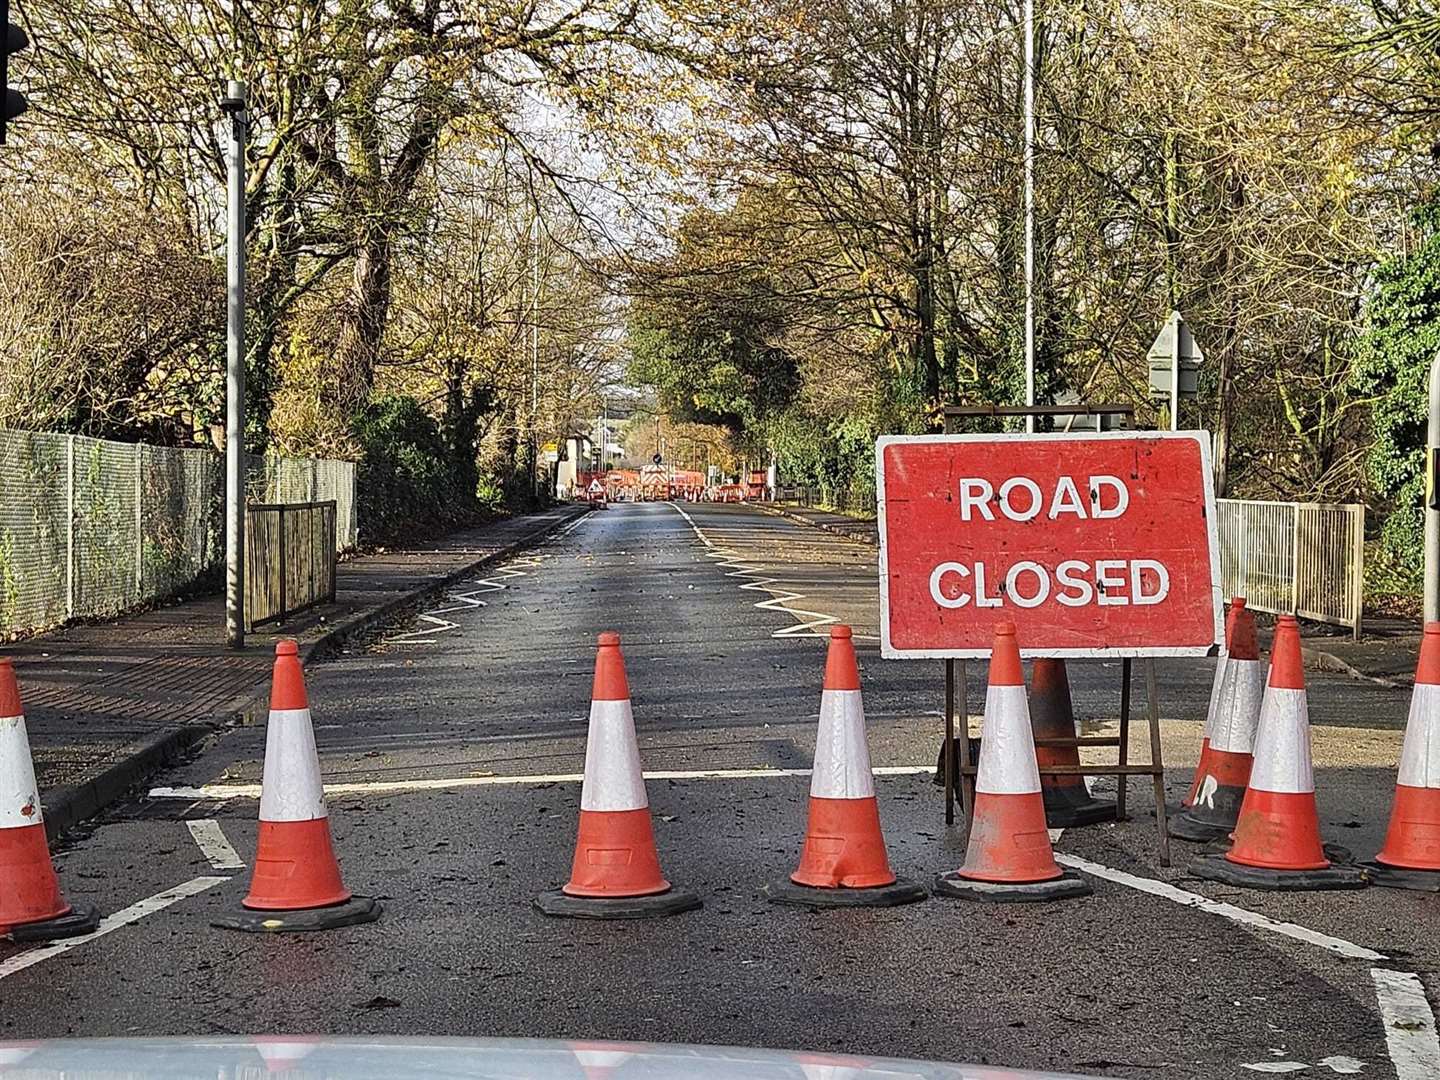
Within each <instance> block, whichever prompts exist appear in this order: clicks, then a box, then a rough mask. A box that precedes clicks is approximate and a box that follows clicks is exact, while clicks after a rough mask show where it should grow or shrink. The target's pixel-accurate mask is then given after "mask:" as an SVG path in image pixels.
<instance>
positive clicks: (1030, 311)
mask: <svg viewBox="0 0 1440 1080" xmlns="http://www.w3.org/2000/svg"><path fill="white" fill-rule="evenodd" d="M1024 159H1025V163H1024V169H1025V407H1026V408H1027V409H1030V408H1034V407H1035V0H1025V153H1024ZM1025 430H1026V431H1031V432H1033V431H1034V430H1035V417H1034V416H1033V415H1027V416H1026V417H1025Z"/></svg>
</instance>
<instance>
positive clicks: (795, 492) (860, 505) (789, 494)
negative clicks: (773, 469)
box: [775, 484, 875, 517]
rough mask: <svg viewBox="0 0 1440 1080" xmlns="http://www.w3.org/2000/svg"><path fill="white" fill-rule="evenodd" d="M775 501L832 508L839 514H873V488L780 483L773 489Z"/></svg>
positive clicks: (872, 515)
mask: <svg viewBox="0 0 1440 1080" xmlns="http://www.w3.org/2000/svg"><path fill="white" fill-rule="evenodd" d="M775 501H776V502H780V503H789V504H791V505H792V506H807V507H808V506H813V507H818V508H820V509H823V510H834V511H835V512H836V513H839V514H861V515H865V516H868V517H874V516H875V489H874V488H863V489H860V490H859V491H856V490H853V489H851V488H836V489H833V490H826V489H824V488H819V487H813V486H808V485H805V484H790V485H784V484H782V485H780V486H779V487H777V488H776V489H775Z"/></svg>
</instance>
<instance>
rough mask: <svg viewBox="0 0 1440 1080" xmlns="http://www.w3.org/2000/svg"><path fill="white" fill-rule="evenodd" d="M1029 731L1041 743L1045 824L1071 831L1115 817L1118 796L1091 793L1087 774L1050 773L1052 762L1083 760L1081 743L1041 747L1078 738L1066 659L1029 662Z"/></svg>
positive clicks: (1071, 764) (1073, 763) (1037, 760)
mask: <svg viewBox="0 0 1440 1080" xmlns="http://www.w3.org/2000/svg"><path fill="white" fill-rule="evenodd" d="M1030 730H1031V732H1032V734H1033V735H1034V737H1035V742H1036V746H1035V763H1036V765H1037V766H1038V767H1039V769H1040V791H1041V794H1043V795H1044V796H1045V824H1047V825H1048V826H1049V827H1050V828H1052V829H1068V828H1073V827H1075V826H1077V825H1094V824H1095V823H1096V822H1098V821H1114V820H1115V802H1114V800H1107V799H1096V798H1093V797H1091V795H1090V789H1089V788H1088V787H1086V786H1085V778H1084V777H1083V776H1080V775H1079V774H1067V775H1053V774H1052V775H1048V776H1047V775H1046V774H1045V770H1046V769H1047V768H1049V767H1050V766H1052V765H1064V766H1067V767H1074V766H1076V765H1079V764H1080V750H1079V748H1078V747H1076V746H1073V745H1071V746H1042V745H1040V743H1041V740H1044V739H1056V740H1060V739H1073V738H1075V712H1074V708H1073V707H1072V705H1071V703H1070V677H1069V674H1068V673H1067V672H1066V670H1065V661H1064V660H1053V659H1044V658H1040V659H1036V660H1035V661H1033V662H1032V663H1031V665H1030ZM982 745H983V744H982Z"/></svg>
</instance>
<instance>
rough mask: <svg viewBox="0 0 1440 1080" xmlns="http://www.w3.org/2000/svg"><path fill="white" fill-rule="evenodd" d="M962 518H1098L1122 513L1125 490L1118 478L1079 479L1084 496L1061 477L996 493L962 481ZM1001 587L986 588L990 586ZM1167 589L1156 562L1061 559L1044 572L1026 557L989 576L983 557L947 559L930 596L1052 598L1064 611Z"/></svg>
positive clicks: (1010, 482) (962, 602)
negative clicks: (1044, 486) (1047, 483)
mask: <svg viewBox="0 0 1440 1080" xmlns="http://www.w3.org/2000/svg"><path fill="white" fill-rule="evenodd" d="M958 488H959V496H960V520H961V521H963V522H966V523H970V524H974V523H977V522H978V523H983V522H993V521H996V520H997V517H996V515H997V513H998V514H999V515H1000V516H1002V517H1004V518H1007V519H1008V520H1010V521H1015V522H1027V521H1032V520H1035V519H1036V518H1042V515H1043V520H1049V521H1056V520H1060V519H1062V518H1074V519H1076V520H1080V521H1087V520H1090V521H1102V520H1107V519H1115V518H1119V517H1121V516H1123V515H1124V513H1125V511H1126V510H1127V509H1128V508H1129V506H1130V489H1129V488H1128V487H1127V486H1126V485H1125V482H1124V481H1123V480H1121V479H1120V478H1119V477H1117V476H1110V475H1097V476H1089V477H1086V478H1085V488H1084V491H1085V497H1082V494H1081V488H1080V485H1079V484H1077V483H1076V481H1075V478H1074V477H1072V476H1060V477H1058V478H1057V479H1056V481H1055V485H1054V488H1053V490H1050V491H1048V492H1047V491H1045V490H1043V489H1042V488H1041V486H1040V485H1039V484H1038V483H1036V482H1035V481H1034V480H1032V479H1030V478H1029V477H1026V476H1012V477H1010V478H1009V479H1007V480H1005V481H1003V482H1002V483H1001V484H1000V485H999V487H998V488H997V487H996V486H995V485H993V484H992V483H991V482H990V481H989V480H986V479H983V478H981V477H964V478H962V479H961V480H960V482H959V485H958ZM992 582H993V583H999V584H997V585H995V586H992V585H991V583H992ZM1169 592H1170V572H1169V571H1168V570H1167V569H1166V568H1165V566H1164V564H1163V563H1161V562H1158V561H1157V560H1155V559H1096V560H1095V561H1094V562H1089V561H1087V560H1084V559H1064V560H1061V561H1059V562H1058V563H1057V564H1056V565H1055V566H1053V567H1050V566H1046V565H1044V564H1042V563H1039V562H1035V561H1034V560H1030V559H1024V560H1020V561H1018V562H1016V563H1013V564H1012V565H1011V566H1009V567H1008V568H1005V569H1004V570H1003V571H1001V570H1000V569H998V568H996V569H995V570H994V571H993V572H992V570H991V569H990V568H989V567H987V565H986V563H985V562H984V561H983V560H979V561H975V562H973V563H961V562H953V561H947V562H942V563H940V564H939V565H937V566H936V567H935V568H934V569H933V570H932V571H931V572H930V596H931V598H932V599H933V600H934V601H935V603H936V604H938V605H939V606H940V607H942V608H948V609H950V610H955V609H958V608H963V607H965V606H967V605H969V604H972V603H973V604H974V605H975V606H976V607H982V608H998V607H1003V606H1004V605H1005V604H1006V603H1007V601H1008V602H1009V603H1011V604H1014V605H1015V606H1017V607H1022V608H1034V607H1039V606H1040V605H1041V604H1043V603H1045V602H1046V601H1047V600H1048V599H1050V597H1051V596H1052V595H1053V596H1054V598H1055V601H1056V602H1057V603H1059V604H1062V605H1064V606H1066V607H1084V606H1086V605H1088V604H1097V605H1100V606H1102V607H1103V606H1111V605H1115V606H1119V605H1136V606H1148V605H1152V604H1158V603H1160V602H1161V601H1163V600H1164V599H1165V597H1166V596H1167V595H1169Z"/></svg>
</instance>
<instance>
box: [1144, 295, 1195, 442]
mask: <svg viewBox="0 0 1440 1080" xmlns="http://www.w3.org/2000/svg"><path fill="white" fill-rule="evenodd" d="M1146 359H1147V360H1148V362H1149V366H1150V393H1151V396H1152V397H1159V398H1168V399H1169V401H1170V430H1171V431H1179V430H1180V399H1181V398H1182V397H1183V398H1195V397H1199V395H1200V379H1199V371H1200V365H1201V364H1202V363H1204V362H1205V354H1204V353H1203V352H1202V351H1201V349H1200V346H1199V345H1198V344H1196V342H1195V335H1194V334H1192V333H1191V332H1190V327H1189V326H1187V325H1186V323H1185V320H1184V319H1182V318H1181V317H1180V312H1178V311H1172V312H1170V317H1169V318H1168V319H1166V320H1165V325H1164V326H1162V327H1161V328H1160V333H1159V335H1157V336H1156V338H1155V344H1153V345H1151V346H1150V352H1149V353H1148V354H1147V356H1146Z"/></svg>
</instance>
